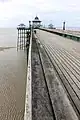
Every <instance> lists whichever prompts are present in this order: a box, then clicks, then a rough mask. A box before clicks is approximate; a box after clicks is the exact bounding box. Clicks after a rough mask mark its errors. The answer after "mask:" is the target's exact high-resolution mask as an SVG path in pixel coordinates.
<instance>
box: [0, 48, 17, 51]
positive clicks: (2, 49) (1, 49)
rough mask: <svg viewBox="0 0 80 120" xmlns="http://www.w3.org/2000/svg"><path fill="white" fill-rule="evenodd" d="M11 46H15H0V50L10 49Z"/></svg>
mask: <svg viewBox="0 0 80 120" xmlns="http://www.w3.org/2000/svg"><path fill="white" fill-rule="evenodd" d="M11 48H16V47H0V51H4V50H6V49H11Z"/></svg>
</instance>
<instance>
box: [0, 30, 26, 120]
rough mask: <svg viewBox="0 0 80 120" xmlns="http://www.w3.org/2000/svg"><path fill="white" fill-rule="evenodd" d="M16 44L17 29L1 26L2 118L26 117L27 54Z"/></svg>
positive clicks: (0, 105) (16, 119)
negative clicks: (18, 48)
mask: <svg viewBox="0 0 80 120" xmlns="http://www.w3.org/2000/svg"><path fill="white" fill-rule="evenodd" d="M16 46H17V29H16V28H0V120H23V119H24V106H25V91H26V75H27V74H26V73H27V56H26V55H27V54H26V51H24V50H19V51H17V48H16ZM6 47H7V48H8V49H6Z"/></svg>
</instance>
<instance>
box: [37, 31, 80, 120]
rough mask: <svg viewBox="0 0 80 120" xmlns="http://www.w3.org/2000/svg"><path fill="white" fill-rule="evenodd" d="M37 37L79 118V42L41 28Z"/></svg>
mask: <svg viewBox="0 0 80 120" xmlns="http://www.w3.org/2000/svg"><path fill="white" fill-rule="evenodd" d="M37 37H38V40H40V43H41V44H42V46H43V47H44V50H45V51H46V52H47V54H48V57H49V58H50V60H51V62H52V64H53V66H54V67H55V69H56V72H57V74H58V76H59V78H60V82H61V84H62V86H63V88H64V90H65V92H66V94H67V96H68V99H69V100H70V103H71V105H72V107H73V109H74V110H75V113H76V114H77V116H78V118H79V119H80V49H79V47H80V43H78V42H75V41H72V40H69V39H67V38H63V37H61V36H58V35H55V34H52V33H48V32H45V31H42V30H37ZM66 120H67V119H66ZM74 120H75V119H74Z"/></svg>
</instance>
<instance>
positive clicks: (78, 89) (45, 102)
mask: <svg viewBox="0 0 80 120" xmlns="http://www.w3.org/2000/svg"><path fill="white" fill-rule="evenodd" d="M29 23H30V22H29ZM21 30H22V29H21ZM18 31H19V29H18ZM23 31H24V29H23ZM28 32H29V34H28ZM28 32H26V35H27V39H26V37H25V36H26V35H23V36H24V37H25V38H24V40H25V39H26V41H25V43H27V41H28V43H29V44H24V42H23V39H22V43H23V45H22V46H25V47H26V46H27V45H28V47H27V49H26V50H27V56H28V57H27V58H28V59H27V61H28V63H27V81H26V95H25V112H24V120H45V119H46V120H80V42H79V41H80V33H79V32H78V33H76V32H73V31H67V30H59V29H47V28H40V27H37V28H36V27H31V26H30V29H29V31H28ZM18 34H19V33H18ZM20 34H21V32H20ZM23 34H25V32H24V33H23ZM20 40H21V37H20ZM20 45H21V41H20ZM20 48H21V47H20Z"/></svg>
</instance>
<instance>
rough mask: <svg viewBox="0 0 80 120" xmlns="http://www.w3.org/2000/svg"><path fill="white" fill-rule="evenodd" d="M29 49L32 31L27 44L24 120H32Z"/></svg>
mask: <svg viewBox="0 0 80 120" xmlns="http://www.w3.org/2000/svg"><path fill="white" fill-rule="evenodd" d="M31 48H32V30H31V37H30V44H29V54H28V66H27V82H26V97H25V112H24V120H32V88H31V84H32V73H31Z"/></svg>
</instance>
